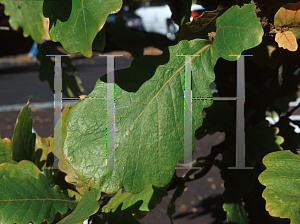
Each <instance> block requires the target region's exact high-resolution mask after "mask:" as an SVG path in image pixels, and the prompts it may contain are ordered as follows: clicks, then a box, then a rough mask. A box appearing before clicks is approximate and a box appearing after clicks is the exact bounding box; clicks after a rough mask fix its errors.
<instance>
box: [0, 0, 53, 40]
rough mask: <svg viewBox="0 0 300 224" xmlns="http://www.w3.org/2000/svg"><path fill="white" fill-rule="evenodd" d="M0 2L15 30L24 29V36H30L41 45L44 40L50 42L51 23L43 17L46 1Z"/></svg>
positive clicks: (3, 0)
mask: <svg viewBox="0 0 300 224" xmlns="http://www.w3.org/2000/svg"><path fill="white" fill-rule="evenodd" d="M0 2H1V3H2V4H4V5H5V15H8V16H9V25H10V26H11V27H12V28H13V29H14V30H17V29H18V27H22V28H23V34H24V36H25V37H27V36H28V35H30V36H31V37H32V39H33V40H34V41H36V42H37V43H39V44H41V43H43V39H45V40H50V37H49V33H48V26H49V21H48V19H46V18H45V17H44V15H43V2H44V1H27V0H18V1H11V0H2V1H0Z"/></svg>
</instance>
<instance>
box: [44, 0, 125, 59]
mask: <svg viewBox="0 0 300 224" xmlns="http://www.w3.org/2000/svg"><path fill="white" fill-rule="evenodd" d="M121 6H122V0H111V1H106V0H66V1H45V2H44V15H45V16H46V17H49V19H50V25H49V34H50V37H51V40H53V41H55V42H57V41H59V42H60V43H61V44H62V46H63V47H64V49H65V50H66V51H67V52H69V53H77V52H80V53H82V54H83V55H84V56H85V57H91V56H92V43H93V41H94V39H95V37H96V35H97V33H98V32H99V31H100V30H101V29H102V27H103V26H104V24H105V21H106V18H107V16H108V15H109V14H111V13H116V12H117V11H119V10H120V9H121Z"/></svg>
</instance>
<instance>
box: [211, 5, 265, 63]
mask: <svg viewBox="0 0 300 224" xmlns="http://www.w3.org/2000/svg"><path fill="white" fill-rule="evenodd" d="M254 9H255V5H254V4H245V5H244V6H243V7H242V8H240V7H239V6H237V5H235V6H233V7H231V8H230V9H229V10H226V11H225V12H224V13H223V14H222V16H220V17H218V18H217V21H216V27H217V35H216V37H215V40H214V44H213V46H212V52H213V55H218V56H219V57H222V58H224V59H226V60H228V61H235V60H236V57H233V56H230V55H233V52H240V51H244V50H247V49H250V48H253V47H255V46H257V45H259V44H260V43H261V41H262V36H263V33H264V31H263V29H262V27H261V23H260V21H259V20H258V18H257V17H256V14H255V13H254ZM241 40H243V43H241ZM238 54H239V53H238Z"/></svg>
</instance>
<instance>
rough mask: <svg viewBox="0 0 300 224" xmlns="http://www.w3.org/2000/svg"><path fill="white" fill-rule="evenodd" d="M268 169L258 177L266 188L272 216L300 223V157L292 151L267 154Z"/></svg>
mask: <svg viewBox="0 0 300 224" xmlns="http://www.w3.org/2000/svg"><path fill="white" fill-rule="evenodd" d="M263 164H264V165H265V166H266V167H267V169H266V170H264V171H263V172H262V173H261V174H260V175H259V177H258V180H259V181H260V183H261V184H263V185H265V186H266V189H265V190H264V191H263V194H262V196H263V198H264V199H265V200H266V210H267V211H268V212H269V213H270V215H271V216H275V217H280V218H289V219H290V220H291V224H299V223H300V203H299V198H300V190H299V189H300V170H299V164H300V157H299V155H297V154H294V153H292V152H291V151H278V152H272V153H270V154H267V155H266V156H265V157H264V159H263Z"/></svg>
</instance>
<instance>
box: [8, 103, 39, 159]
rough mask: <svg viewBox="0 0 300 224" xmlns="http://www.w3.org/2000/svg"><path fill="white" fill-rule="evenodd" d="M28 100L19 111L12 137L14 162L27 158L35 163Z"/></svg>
mask: <svg viewBox="0 0 300 224" xmlns="http://www.w3.org/2000/svg"><path fill="white" fill-rule="evenodd" d="M29 102H30V100H28V102H27V103H26V105H25V106H24V107H23V109H22V110H21V111H20V113H19V115H18V118H17V121H16V125H15V129H14V135H13V138H12V158H13V160H15V161H16V162H20V161H21V160H24V159H26V160H29V161H31V162H33V163H35V138H36V135H35V134H34V133H32V117H30V110H31V109H30V107H28V106H29Z"/></svg>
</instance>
